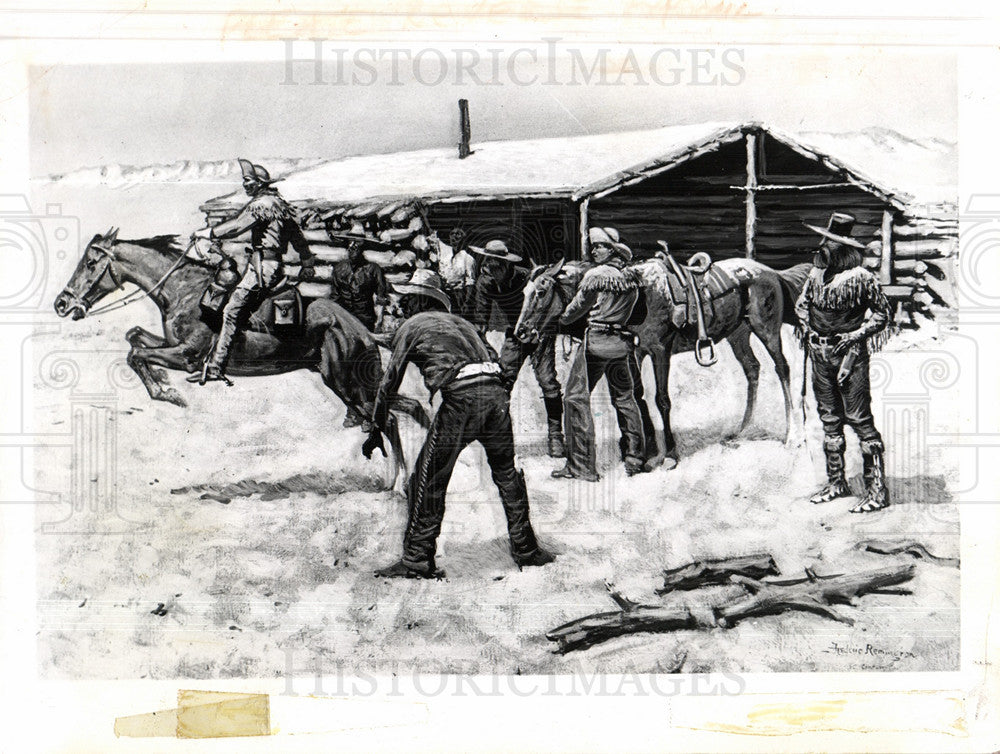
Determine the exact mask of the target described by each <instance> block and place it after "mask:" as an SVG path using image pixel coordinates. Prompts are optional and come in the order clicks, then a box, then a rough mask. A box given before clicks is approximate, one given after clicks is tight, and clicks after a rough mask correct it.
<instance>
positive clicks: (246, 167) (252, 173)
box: [238, 157, 281, 186]
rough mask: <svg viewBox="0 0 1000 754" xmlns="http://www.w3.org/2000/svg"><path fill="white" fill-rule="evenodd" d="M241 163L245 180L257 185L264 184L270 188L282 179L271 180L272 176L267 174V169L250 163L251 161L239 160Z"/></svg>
mask: <svg viewBox="0 0 1000 754" xmlns="http://www.w3.org/2000/svg"><path fill="white" fill-rule="evenodd" d="M238 162H239V163H240V171H241V172H242V173H243V180H244V181H246V180H251V181H254V182H255V183H263V184H264V185H265V186H270V185H271V184H272V183H277V182H278V181H280V180H281V178H273V179H272V178H271V174H270V173H268V172H267V169H266V168H264V167H262V166H260V165H255V164H254V163H252V162H250V160H244V159H243V158H242V157H240V158H239V159H238Z"/></svg>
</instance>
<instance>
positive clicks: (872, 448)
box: [795, 212, 891, 513]
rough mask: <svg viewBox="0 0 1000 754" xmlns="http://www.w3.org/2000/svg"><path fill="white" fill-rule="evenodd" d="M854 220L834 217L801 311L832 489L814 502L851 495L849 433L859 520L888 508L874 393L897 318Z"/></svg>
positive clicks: (825, 231)
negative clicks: (857, 472) (871, 368)
mask: <svg viewBox="0 0 1000 754" xmlns="http://www.w3.org/2000/svg"><path fill="white" fill-rule="evenodd" d="M854 222H855V220H854V217H853V216H852V215H849V214H847V213H844V212H834V213H833V214H832V215H831V216H830V221H829V222H828V223H827V226H826V227H825V228H822V227H819V226H816V225H809V224H808V223H807V224H806V227H807V228H809V229H810V230H812V231H814V232H816V233H818V234H819V235H820V236H822V239H823V240H822V241H820V244H819V248H818V249H817V251H816V253H815V255H814V257H813V264H814V267H813V269H812V271H811V272H810V273H809V277H808V278H807V279H806V283H805V286H804V288H803V289H802V294H801V295H800V296H799V299H798V301H797V302H796V304H795V311H796V314H797V315H798V319H799V334H800V336H801V338H802V341H803V345H804V347H805V348H806V351H807V353H808V356H809V358H810V359H811V360H812V383H813V393H814V394H815V397H816V406H817V409H818V410H819V418H820V421H821V422H822V423H823V433H824V439H823V450H824V453H825V455H826V474H827V484H826V486H825V487H823V489H822V490H820V491H819V492H818V493H816V494H815V495H813V497H812V498H810V500H811V501H812V502H814V503H827V502H830V501H831V500H835V499H837V498H841V497H849V496H851V495H852V492H851V489H850V487H849V486H848V484H847V477H846V474H845V468H844V449H845V447H846V441H845V439H844V425H845V424H846V425H850V426H851V428H853V429H854V433H855V434H856V435H857V436H858V440H860V441H861V457H862V461H863V470H862V476H863V479H864V484H865V494H864V497H863V498H862V499H861V500H860V501H859V502H858V503H857V504H856V505H855V506H854V507H853V508H851V512H853V513H865V512H868V511H875V510H879V509H881V508H885V507H886V506H887V505H889V492H888V488H887V486H886V478H885V445H884V443H883V441H882V435H881V434H879V431H878V430H877V429H876V428H875V419H874V416H873V415H872V408H871V388H870V385H869V375H868V364H869V355H870V354H871V353H873V352H874V351H876V350H878V349H879V348H880V347H881V346H882V345H883V344H884V342H885V340H886V338H887V337H888V332H889V331H888V326H889V321H890V318H891V310H890V308H889V301H888V300H887V299H886V297H885V294H884V293H883V291H882V286H881V285H880V284H879V281H878V278H876V277H875V275H874V274H872V273H871V272H870V271H869V270H866V269H865V268H864V266H863V265H862V262H863V258H862V255H861V249H863V248H864V244H862V243H861V242H859V241H857V240H856V239H854V238H853V237H852V236H851V231H852V230H853V229H854Z"/></svg>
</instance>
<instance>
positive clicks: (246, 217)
mask: <svg viewBox="0 0 1000 754" xmlns="http://www.w3.org/2000/svg"><path fill="white" fill-rule="evenodd" d="M239 165H240V171H241V172H242V174H243V189H244V190H245V191H246V192H247V195H248V196H249V197H250V201H249V202H247V204H246V205H244V206H243V208H242V209H240V211H239V213H238V214H237V215H236V217H234V218H233V219H231V220H227V221H226V222H222V223H219V224H218V225H215V226H212V227H208V228H202V229H201V230H196V231H195V232H194V233H193V234H192V237H193V238H206V239H219V240H222V239H229V238H236V237H238V236H241V235H243V234H244V233H246V232H247V231H249V232H250V243H251V249H250V264H248V265H247V267H246V271H245V272H244V274H243V277H242V279H241V280H240V282H239V283H238V284H237V285H236V288H235V289H234V290H233V292H232V293H231V294H230V296H229V301H228V302H227V303H226V305H225V307H224V308H223V310H222V325H221V327H220V329H219V335H218V337H217V338H216V341H215V346H214V347H213V348H212V352H211V353H210V354H209V356H208V358H207V359H206V360H205V364H204V366H203V367H202V372H201V374H200V375H192V376H191V377H189V378H188V381H189V382H198V383H200V384H202V385H204V384H205V383H206V382H210V381H213V380H222V381H224V382H227V383H228V382H229V380H228V379H227V378H226V376H225V369H226V363H227V362H228V360H229V349H230V347H231V346H232V342H233V338H234V337H235V335H236V332H237V329H238V328H239V326H240V325H241V323H242V322H244V321H246V320H247V319H248V317H247V315H248V314H250V313H251V312H253V311H254V309H256V308H257V307H258V306H260V304H261V302H263V301H264V299H265V298H266V297H267V296H268V295H269V294H270V293H272V292H273V291H274V290H276V289H277V288H279V287H280V286H281V285H283V284H284V281H285V280H286V277H285V273H284V255H285V252H286V251H287V250H288V246H289V245H291V246H292V248H293V249H295V251H296V253H297V254H298V255H299V260H300V263H301V265H302V269H301V271H300V272H299V279H300V280H309V279H310V278H312V277H313V275H314V271H315V261H316V258H315V256H314V255H313V253H312V251H310V249H309V243H308V242H307V241H306V239H305V236H304V235H303V234H302V228H301V227H300V226H299V222H298V218H297V216H296V213H295V210H294V209H293V208H292V206H291V205H290V204H289V203H288V202H286V201H285V200H284V199H283V198H282V197H281V195H280V194H279V193H278V191H277V189H275V188H274V184H275V183H277V179H273V178H271V175H270V173H268V172H267V170H266V169H265V168H263V167H262V166H260V165H256V164H254V163H252V162H250V160H244V159H243V158H240V160H239ZM226 263H227V260H223V264H226Z"/></svg>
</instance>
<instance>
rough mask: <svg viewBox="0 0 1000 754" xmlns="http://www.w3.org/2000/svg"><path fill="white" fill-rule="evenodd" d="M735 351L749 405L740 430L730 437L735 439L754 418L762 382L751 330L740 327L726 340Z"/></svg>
mask: <svg viewBox="0 0 1000 754" xmlns="http://www.w3.org/2000/svg"><path fill="white" fill-rule="evenodd" d="M726 340H728V341H729V345H730V346H731V347H732V349H733V354H734V355H735V356H736V360H737V361H739V362H740V366H741V367H743V374H745V375H746V378H747V403H746V408H745V409H744V410H743V421H742V422H740V428H739V430H738V431H737V432H735V433H734V434H733V435H730V437H731V438H732V437H735V436H736V435H739V434H740V433H741V432H743V431H744V430H746V428H747V427H748V426H749V425H750V419H751V418H752V417H753V411H754V407H755V406H756V405H757V383H758V382H759V381H760V362H759V361H758V360H757V357H756V356H754V353H753V348H751V347H750V328H749V327H747V326H746V325H740V326H739V327H738V328H737V329H736V330H734V331H733V333H732V334H731V335H730V336H729V337H728V338H726Z"/></svg>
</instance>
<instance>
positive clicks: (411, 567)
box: [362, 270, 555, 578]
mask: <svg viewBox="0 0 1000 754" xmlns="http://www.w3.org/2000/svg"><path fill="white" fill-rule="evenodd" d="M393 287H394V288H395V289H396V290H397V291H398V292H399V293H400V294H402V301H401V305H402V308H403V311H404V313H405V314H406V321H404V322H403V324H402V325H400V327H399V329H397V330H396V332H395V333H394V334H393V336H392V342H391V343H390V348H391V349H392V357H391V358H390V359H389V364H388V365H387V366H386V369H385V372H384V374H383V376H382V381H381V383H380V385H379V388H378V394H377V396H376V398H375V406H374V409H373V411H372V423H373V425H374V426H373V429H372V431H371V434H370V435H369V437H368V439H367V440H366V441H365V443H364V445H363V446H362V452H363V453H364V454H365V456H366V457H370V456H371V453H372V451H373V450H374V449H375V448H381V447H382V431H383V430H384V428H385V426H386V421H387V418H388V410H389V404H390V401H391V400H392V397H393V396H394V395H395V394H396V391H397V390H398V389H399V385H400V383H401V381H402V379H403V375H404V373H405V372H406V367H407V365H408V364H409V363H411V362H412V363H413V364H414V365H415V366H416V367H417V368H418V369H419V370H420V373H421V375H422V376H423V378H424V384H425V385H426V386H427V389H428V390H429V391H430V393H431V397H433V396H434V394H435V393H437V392H439V391H440V393H441V402H440V404H439V406H438V409H437V413H436V414H435V416H434V420H433V421H432V422H431V427H430V429H429V430H428V432H427V438H426V439H425V441H424V446H423V448H421V450H420V454H419V456H418V457H417V461H416V464H415V465H414V468H413V474H412V475H411V476H410V479H409V481H408V482H407V485H406V496H407V502H408V506H407V511H408V514H407V522H406V533H405V535H404V537H403V556H402V558H401V559H400V560H399V561H398V562H396V563H393V564H392V565H390V566H388V567H386V568H382V569H380V570H378V571H376V573H375V575H376V576H381V577H385V578H436V577H440V576H442V575H443V574H441V572H439V571H438V569H437V564H436V562H435V555H436V552H437V537H438V534H440V532H441V522H442V520H443V519H444V512H445V493H446V492H447V491H448V482H449V480H450V479H451V473H452V471H453V470H454V468H455V463H456V462H457V461H458V456H459V455H460V454H461V452H462V451H463V450H464V449H465V447H466V446H468V445H469V444H470V443H472V442H476V441H478V442H479V443H480V444H481V445H482V446H483V449H484V450H485V451H486V460H487V462H488V463H489V465H490V472H491V473H492V476H493V483H494V484H496V486H497V490H498V491H499V493H500V502H501V503H502V504H503V508H504V513H505V514H506V518H507V532H508V535H509V538H510V552H511V555H512V556H513V558H514V560H515V562H516V563H517V564H518V566H520V567H524V566H541V565H545V564H546V563H550V562H552V561H553V560H554V559H555V558H554V556H553V555H551V554H550V553H548V552H546V551H545V550H544V549H543V548H542V547H540V546H539V544H538V541H537V540H536V539H535V532H534V530H533V529H532V526H531V520H530V517H529V510H528V488H527V486H526V485H525V482H524V474H523V473H522V472H520V471H518V470H517V468H516V467H515V466H514V433H513V428H512V425H511V418H510V396H509V395H508V393H507V391H506V390H505V389H504V387H503V385H502V383H501V382H500V365H499V364H497V361H496V352H495V351H493V349H492V348H490V346H489V344H488V343H487V342H486V341H485V340H484V339H483V338H481V337H480V336H479V333H477V332H476V329H475V328H474V327H473V326H472V325H471V324H470V323H469V322H468V321H467V320H464V319H462V318H461V317H458V316H456V315H454V314H451V313H449V311H448V307H449V306H450V302H449V300H448V296H447V295H446V294H445V292H444V290H443V289H442V286H441V278H440V277H439V276H438V274H437V273H436V272H433V271H431V270H416V271H414V273H413V275H412V276H411V277H410V279H409V280H408V281H407V282H405V283H400V284H397V285H395V286H393ZM383 452H384V450H383Z"/></svg>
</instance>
